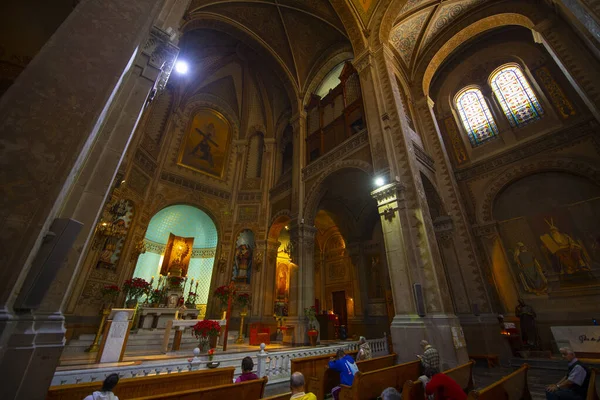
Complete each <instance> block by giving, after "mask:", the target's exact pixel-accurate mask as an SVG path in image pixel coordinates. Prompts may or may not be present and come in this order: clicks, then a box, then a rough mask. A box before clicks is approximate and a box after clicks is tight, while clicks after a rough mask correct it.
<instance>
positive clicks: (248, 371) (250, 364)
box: [235, 357, 258, 383]
mask: <svg viewBox="0 0 600 400" xmlns="http://www.w3.org/2000/svg"><path fill="white" fill-rule="evenodd" d="M253 369H254V361H252V358H250V357H244V359H243V360H242V374H241V375H240V376H238V377H237V379H236V380H235V383H240V382H246V381H253V380H254V379H258V375H256V374H255V373H254V372H252V370H253Z"/></svg>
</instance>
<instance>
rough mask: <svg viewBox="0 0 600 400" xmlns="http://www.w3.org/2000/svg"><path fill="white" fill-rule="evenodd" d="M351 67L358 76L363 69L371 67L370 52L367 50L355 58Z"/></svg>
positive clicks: (371, 58) (371, 57)
mask: <svg viewBox="0 0 600 400" xmlns="http://www.w3.org/2000/svg"><path fill="white" fill-rule="evenodd" d="M352 65H354V69H356V72H358V73H359V74H360V73H361V72H362V71H363V70H364V69H365V68H367V67H369V66H371V65H373V56H372V55H371V52H370V51H369V50H367V51H365V52H364V53H362V54H361V55H359V56H358V57H356V59H355V60H354V61H353V62H352Z"/></svg>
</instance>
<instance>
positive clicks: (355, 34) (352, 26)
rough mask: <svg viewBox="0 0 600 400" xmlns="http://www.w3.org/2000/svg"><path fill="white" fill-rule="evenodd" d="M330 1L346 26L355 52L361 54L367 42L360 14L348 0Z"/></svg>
mask: <svg viewBox="0 0 600 400" xmlns="http://www.w3.org/2000/svg"><path fill="white" fill-rule="evenodd" d="M329 2H330V3H331V5H332V6H333V8H334V9H335V11H336V13H337V15H338V17H339V18H340V20H341V21H342V24H343V25H344V28H346V33H347V34H348V39H349V40H350V43H351V44H352V48H353V49H354V54H359V53H360V52H362V51H363V50H364V49H365V47H366V45H367V43H366V40H365V36H364V35H363V30H362V28H361V22H360V21H359V19H358V16H357V15H356V14H355V13H354V12H353V11H351V10H350V7H349V6H348V2H347V1H346V0H329Z"/></svg>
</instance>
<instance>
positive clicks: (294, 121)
mask: <svg viewBox="0 0 600 400" xmlns="http://www.w3.org/2000/svg"><path fill="white" fill-rule="evenodd" d="M301 121H304V122H306V111H304V110H302V111H298V112H297V113H296V114H294V115H292V117H291V118H290V125H292V129H293V130H294V132H295V131H296V129H297V126H298V125H299V124H300V122H301Z"/></svg>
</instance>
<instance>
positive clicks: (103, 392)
mask: <svg viewBox="0 0 600 400" xmlns="http://www.w3.org/2000/svg"><path fill="white" fill-rule="evenodd" d="M117 383H119V375H118V374H110V375H109V376H107V377H106V379H105V380H104V382H103V383H102V389H100V391H98V392H94V393H92V394H90V395H89V396H87V397H86V398H85V399H83V400H119V398H118V397H117V396H115V394H114V393H113V392H112V390H113V389H114V388H115V386H117Z"/></svg>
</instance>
